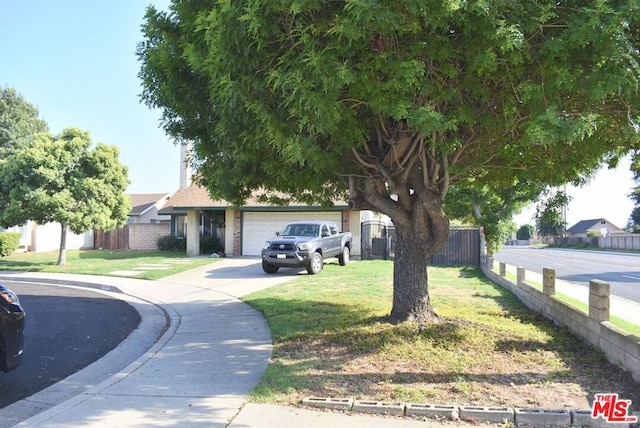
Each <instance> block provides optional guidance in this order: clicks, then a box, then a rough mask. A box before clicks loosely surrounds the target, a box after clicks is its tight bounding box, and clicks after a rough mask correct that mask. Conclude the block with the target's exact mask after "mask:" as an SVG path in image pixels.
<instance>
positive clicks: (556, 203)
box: [535, 191, 571, 236]
mask: <svg viewBox="0 0 640 428" xmlns="http://www.w3.org/2000/svg"><path fill="white" fill-rule="evenodd" d="M547 194H548V195H549V196H548V197H547V198H546V199H545V200H543V201H542V202H540V203H539V204H538V206H537V207H536V215H535V221H536V230H537V231H538V235H540V236H562V235H564V231H565V230H566V228H567V223H566V222H565V221H564V210H565V209H566V206H567V204H568V203H569V201H570V200H571V197H570V196H568V195H567V194H566V193H565V192H564V191H557V192H552V191H550V192H548V193H547Z"/></svg>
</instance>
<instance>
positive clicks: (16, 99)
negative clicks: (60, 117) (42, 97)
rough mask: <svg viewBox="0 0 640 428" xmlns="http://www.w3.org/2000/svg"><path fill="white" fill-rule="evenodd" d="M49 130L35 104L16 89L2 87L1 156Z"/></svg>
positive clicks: (0, 98) (0, 114) (0, 95)
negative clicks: (39, 133) (37, 134)
mask: <svg viewBox="0 0 640 428" xmlns="http://www.w3.org/2000/svg"><path fill="white" fill-rule="evenodd" d="M47 130H48V128H47V124H46V122H45V121H44V120H42V119H40V117H39V113H38V109H37V108H36V107H35V106H34V105H32V104H30V103H29V102H28V101H26V100H25V99H24V97H23V96H22V95H20V94H19V93H18V92H16V90H15V89H13V88H10V87H3V88H0V157H4V156H6V155H7V154H8V153H9V151H11V150H13V149H15V148H16V147H21V146H24V145H25V144H26V143H27V142H28V141H29V140H30V139H31V138H33V136H34V135H35V134H36V133H38V132H46V131H47Z"/></svg>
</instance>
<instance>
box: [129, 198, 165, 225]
mask: <svg viewBox="0 0 640 428" xmlns="http://www.w3.org/2000/svg"><path fill="white" fill-rule="evenodd" d="M128 196H129V199H130V200H131V212H129V219H128V220H127V223H128V224H135V223H151V224H154V223H165V222H167V223H168V222H169V221H170V219H169V217H167V216H162V215H159V214H158V211H159V210H160V209H162V208H163V207H164V206H165V204H166V203H167V201H168V200H169V198H170V197H171V195H170V194H169V193H131V194H129V195H128Z"/></svg>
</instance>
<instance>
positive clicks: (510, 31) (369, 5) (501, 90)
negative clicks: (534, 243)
mask: <svg viewBox="0 0 640 428" xmlns="http://www.w3.org/2000/svg"><path fill="white" fill-rule="evenodd" d="M639 13H640V12H639V10H638V8H637V7H636V0H626V1H625V0H620V1H615V2H614V1H597V2H594V1H591V0H589V1H587V0H577V1H573V2H570V3H566V2H564V1H557V0H552V1H551V0H523V1H518V2H515V1H486V0H470V1H464V2H462V1H459V0H444V1H442V0H438V1H435V0H399V1H378V0H360V1H354V0H346V1H339V0H338V1H323V0H299V1H290V0H286V1H284V0H234V1H218V0H199V1H186V0H180V1H178V0H174V1H173V2H172V4H171V5H170V9H169V11H167V12H162V11H157V10H155V9H154V8H150V9H149V10H148V11H147V15H146V18H145V23H144V24H143V32H144V40H143V41H142V42H141V43H140V45H139V47H138V56H139V59H140V60H141V71H140V76H141V78H142V81H143V85H144V89H143V93H142V99H143V100H144V102H145V103H146V104H147V105H149V106H150V107H155V108H160V109H161V110H162V112H163V125H164V128H165V129H166V131H167V132H168V133H169V134H170V135H172V136H173V137H175V138H176V139H177V141H180V142H191V143H193V146H194V152H195V153H194V155H195V156H194V157H195V160H196V162H195V164H196V167H197V169H198V173H199V177H200V180H201V183H202V184H204V185H206V186H207V187H208V188H209V190H210V192H211V193H212V195H213V196H215V197H221V198H226V199H228V200H231V201H234V202H237V203H242V201H243V200H244V199H246V198H247V197H248V196H249V195H250V194H252V193H254V192H261V193H262V194H263V195H264V196H265V197H267V198H269V197H270V196H274V195H277V196H278V197H277V198H275V200H277V201H280V202H282V201H283V199H286V198H282V197H281V195H282V194H286V195H290V200H298V201H301V202H324V203H331V200H333V199H335V198H336V197H339V196H343V195H347V196H348V198H349V201H350V204H351V206H352V207H353V208H354V209H370V210H375V211H378V212H382V213H385V214H387V215H388V216H389V217H391V219H392V220H393V223H394V225H395V226H396V230H397V238H398V239H397V247H396V259H395V263H394V293H393V306H392V309H391V314H390V320H391V321H394V322H396V321H405V320H417V321H418V322H429V321H431V320H435V319H436V315H435V314H434V312H433V309H432V307H431V305H430V301H429V291H428V282H427V261H428V260H429V259H430V257H431V256H432V255H433V254H434V253H435V252H437V251H439V250H440V249H441V248H442V247H443V245H444V244H445V242H446V240H447V235H448V230H449V221H448V219H447V216H446V214H445V212H444V210H443V202H444V201H445V198H446V196H447V193H448V190H449V188H450V187H456V186H461V187H476V186H478V187H481V186H484V185H487V184H491V185H492V186H494V187H496V188H498V187H500V186H508V185H509V183H513V182H514V181H515V182H519V181H522V182H525V181H528V182H531V183H543V184H561V183H564V182H567V181H569V180H572V179H574V178H575V177H576V176H577V175H579V174H580V173H581V172H583V171H585V170H592V169H595V168H596V167H597V165H598V164H599V162H600V161H601V159H602V157H603V156H604V155H605V154H607V153H610V152H612V151H615V150H619V149H620V148H621V147H622V150H624V146H625V144H628V143H629V142H632V141H637V139H638V136H637V134H635V132H634V130H633V129H632V127H631V126H630V125H629V117H636V116H637V114H638V108H640V100H639V99H638V75H639V65H638V52H637V50H636V48H635V46H637V44H638V43H637V42H638V31H637V30H638V27H637V24H638V14H639Z"/></svg>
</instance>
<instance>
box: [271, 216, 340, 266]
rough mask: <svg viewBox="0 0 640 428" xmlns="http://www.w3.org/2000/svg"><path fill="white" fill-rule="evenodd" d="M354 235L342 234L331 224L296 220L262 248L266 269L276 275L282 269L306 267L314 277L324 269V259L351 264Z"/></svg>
mask: <svg viewBox="0 0 640 428" xmlns="http://www.w3.org/2000/svg"><path fill="white" fill-rule="evenodd" d="M351 242H352V237H351V233H349V232H344V233H339V232H338V227H337V226H336V224H335V223H332V222H329V221H295V222H293V223H289V224H288V225H287V226H286V227H285V228H284V230H283V231H282V232H280V233H278V232H276V237H275V238H273V239H270V240H268V241H266V242H265V243H264V245H263V247H262V269H263V270H264V271H265V272H266V273H276V272H277V271H278V269H279V268H281V267H302V266H304V267H305V268H306V269H307V272H309V273H310V274H316V273H318V272H320V271H321V270H322V266H323V265H324V259H328V258H330V257H337V258H338V262H339V263H340V266H344V265H346V264H347V263H348V262H349V254H350V252H351Z"/></svg>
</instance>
